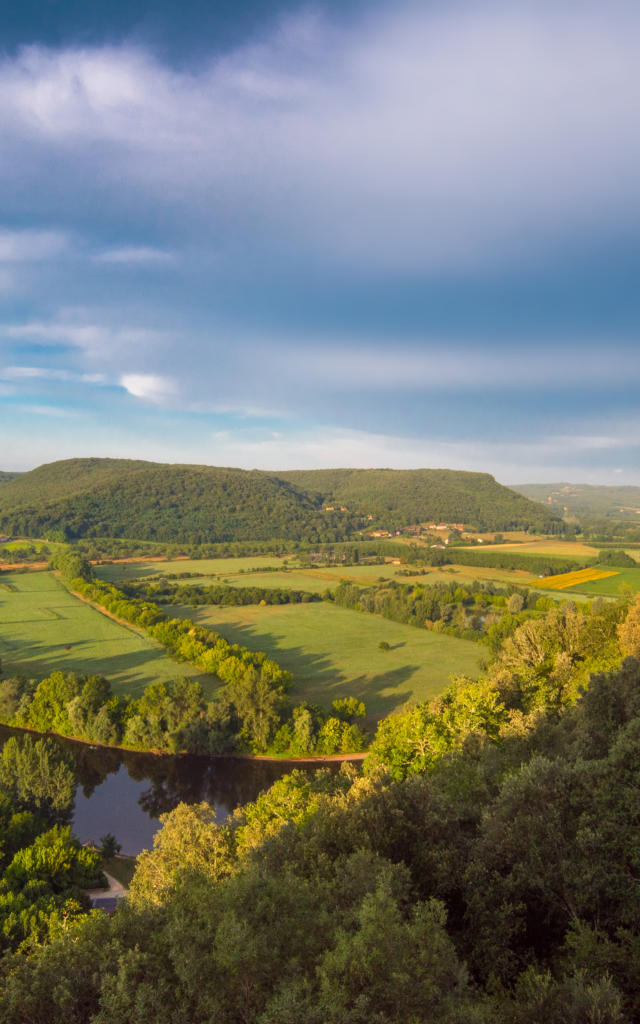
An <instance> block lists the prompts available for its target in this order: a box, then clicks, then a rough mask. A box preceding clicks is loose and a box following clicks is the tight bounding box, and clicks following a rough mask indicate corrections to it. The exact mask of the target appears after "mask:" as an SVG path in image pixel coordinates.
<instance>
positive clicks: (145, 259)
mask: <svg viewBox="0 0 640 1024" xmlns="http://www.w3.org/2000/svg"><path fill="white" fill-rule="evenodd" d="M94 259H95V260H96V261H97V262H98V263H125V264H147V263H148V264H158V263H171V262H173V260H174V259H175V255H174V253H171V252H167V250H166V249H153V248H149V247H145V246H142V247H138V248H135V247H133V246H129V247H124V248H122V249H107V250H105V251H104V252H101V253H98V255H97V256H95V257H94Z"/></svg>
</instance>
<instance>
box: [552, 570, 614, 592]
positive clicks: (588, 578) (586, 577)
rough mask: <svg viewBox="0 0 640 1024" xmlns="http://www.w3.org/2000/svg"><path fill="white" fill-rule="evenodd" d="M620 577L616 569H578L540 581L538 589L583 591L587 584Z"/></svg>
mask: <svg viewBox="0 0 640 1024" xmlns="http://www.w3.org/2000/svg"><path fill="white" fill-rule="evenodd" d="M618 575H619V573H618V571H617V570H615V569H577V570H576V571H575V572H563V573H559V574H558V575H557V576H548V577H545V579H542V580H538V581H537V583H536V587H542V589H543V590H567V589H568V588H569V587H576V588H577V589H578V590H582V589H583V587H584V585H585V584H587V583H594V582H595V581H596V580H604V579H607V578H608V577H610V576H618Z"/></svg>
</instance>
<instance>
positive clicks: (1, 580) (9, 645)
mask: <svg viewBox="0 0 640 1024" xmlns="http://www.w3.org/2000/svg"><path fill="white" fill-rule="evenodd" d="M0 657H1V658H2V669H3V672H4V675H9V674H11V673H13V672H16V673H18V672H19V673H22V674H24V675H28V676H32V677H33V678H36V679H37V678H43V677H44V676H46V675H48V674H49V673H50V672H53V671H54V670H56V669H62V670H64V671H74V672H79V673H82V674H91V673H94V672H97V673H100V674H102V675H105V676H106V677H107V678H108V679H109V681H110V682H111V684H112V686H113V689H114V692H116V693H129V694H131V696H134V697H135V696H139V695H140V694H141V693H142V691H143V689H144V688H145V686H148V684H149V683H152V682H156V681H166V680H170V679H175V678H177V677H178V676H184V675H189V676H197V678H198V679H199V680H200V682H201V683H202V685H203V688H205V690H208V692H211V691H212V689H213V685H214V684H213V680H212V679H211V678H210V677H208V676H206V675H197V672H196V670H195V669H191V668H190V666H186V665H184V664H180V665H179V664H177V663H176V662H174V661H171V660H170V658H168V657H167V655H166V654H165V652H164V650H163V649H162V648H161V647H160V646H159V645H158V644H156V643H154V641H152V640H151V639H150V638H148V637H146V636H144V635H143V634H141V633H140V632H138V631H137V630H134V629H133V628H131V627H128V626H123V625H120V624H119V623H117V622H114V621H113V620H112V619H109V618H107V616H105V615H101V614H100V612H98V611H96V610H95V609H94V608H92V607H91V606H90V605H88V604H85V603H84V602H82V601H80V600H78V598H75V597H73V595H72V594H70V593H69V592H68V591H67V590H66V589H65V588H64V587H63V585H62V584H61V583H60V582H59V580H58V579H57V578H56V577H55V576H54V575H53V573H51V572H39V573H3V574H2V576H1V577H0Z"/></svg>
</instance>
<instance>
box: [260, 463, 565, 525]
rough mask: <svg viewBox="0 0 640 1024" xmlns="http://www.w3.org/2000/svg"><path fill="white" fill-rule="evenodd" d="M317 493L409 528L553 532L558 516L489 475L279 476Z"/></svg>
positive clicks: (309, 472) (349, 472)
mask: <svg viewBox="0 0 640 1024" xmlns="http://www.w3.org/2000/svg"><path fill="white" fill-rule="evenodd" d="M278 475H279V477H280V478H281V479H282V480H289V481H290V482H291V483H293V484H295V485H296V486H297V487H299V488H301V489H304V490H306V491H308V492H314V493H316V494H318V495H319V496H320V498H321V500H322V503H323V504H324V505H326V504H334V505H337V506H338V507H339V506H340V505H345V506H346V507H347V508H348V509H350V510H352V509H357V510H358V511H359V512H361V513H363V514H369V515H373V516H374V518H375V519H377V520H385V521H386V522H388V523H390V524H392V525H393V524H394V523H395V524H397V525H407V524H409V523H418V522H425V521H428V520H435V521H445V522H463V523H473V524H474V525H477V526H478V528H480V529H482V528H486V529H489V530H492V529H495V530H506V529H518V528H527V527H529V528H532V529H536V530H540V531H544V530H548V529H550V528H551V527H552V519H553V514H549V512H548V511H547V510H546V509H543V508H541V507H540V505H539V504H537V503H535V502H533V501H530V500H527V501H526V502H523V501H522V497H521V496H519V495H517V494H516V493H515V492H514V491H513V490H511V489H510V488H508V487H503V486H502V484H499V483H497V482H496V480H494V478H493V477H492V476H491V475H490V474H489V473H468V472H462V471H460V470H453V469H303V470H290V471H288V472H286V473H279V474H278Z"/></svg>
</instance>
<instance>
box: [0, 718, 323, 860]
mask: <svg viewBox="0 0 640 1024" xmlns="http://www.w3.org/2000/svg"><path fill="white" fill-rule="evenodd" d="M14 735H24V734H23V733H21V732H20V731H19V730H14V729H9V728H7V727H6V726H0V746H2V745H4V743H5V742H6V740H7V739H8V738H9V736H14ZM33 738H34V739H38V738H39V737H37V736H35V735H34V737H33ZM48 738H49V739H51V740H52V741H53V742H55V743H57V744H59V745H60V746H61V747H63V748H64V749H65V750H67V751H69V752H70V753H71V755H72V756H73V760H74V763H75V771H76V778H77V779H78V787H77V790H76V800H75V809H74V814H73V819H72V830H73V832H74V833H75V835H77V837H78V839H80V841H81V842H83V843H86V842H89V841H90V840H94V841H95V842H99V840H100V838H101V836H103V835H105V834H106V833H107V832H111V833H112V834H113V835H114V836H115V837H116V839H117V840H118V842H119V843H121V845H122V852H123V853H125V854H129V855H131V856H135V855H137V854H138V853H140V851H141V850H144V849H149V848H150V847H151V846H152V845H153V837H154V835H155V833H156V832H157V830H158V829H159V827H160V821H159V820H158V819H159V816H160V815H161V814H164V813H165V812H166V811H170V810H172V808H174V807H175V806H176V805H177V804H179V803H180V802H181V801H185V802H186V803H198V802H199V801H201V800H205V801H206V802H207V803H208V804H211V805H212V806H213V807H215V810H216V820H217V821H219V822H223V821H224V820H225V819H226V818H227V817H228V816H229V814H231V813H232V812H233V811H234V810H235V808H236V807H238V805H239V804H244V803H248V802H249V801H250V800H255V799H256V797H257V796H258V794H259V793H261V792H262V791H263V790H264V789H267V788H268V787H269V786H270V785H271V784H272V783H273V782H275V781H276V779H279V778H281V777H282V776H283V775H286V774H287V773H288V772H290V771H291V770H292V769H293V768H294V767H295V765H294V764H292V763H291V762H285V761H252V760H243V759H240V758H231V757H217V758H212V757H196V756H195V755H191V754H189V755H180V756H179V757H174V756H171V755H170V754H167V755H159V756H158V755H154V754H141V753H135V752H132V751H125V750H114V749H113V748H110V747H90V746H88V745H87V744H84V743H77V742H74V741H73V740H67V739H63V738H61V737H55V736H49V737H48ZM307 767H308V766H307ZM325 767H326V766H325ZM336 767H337V766H336Z"/></svg>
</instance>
